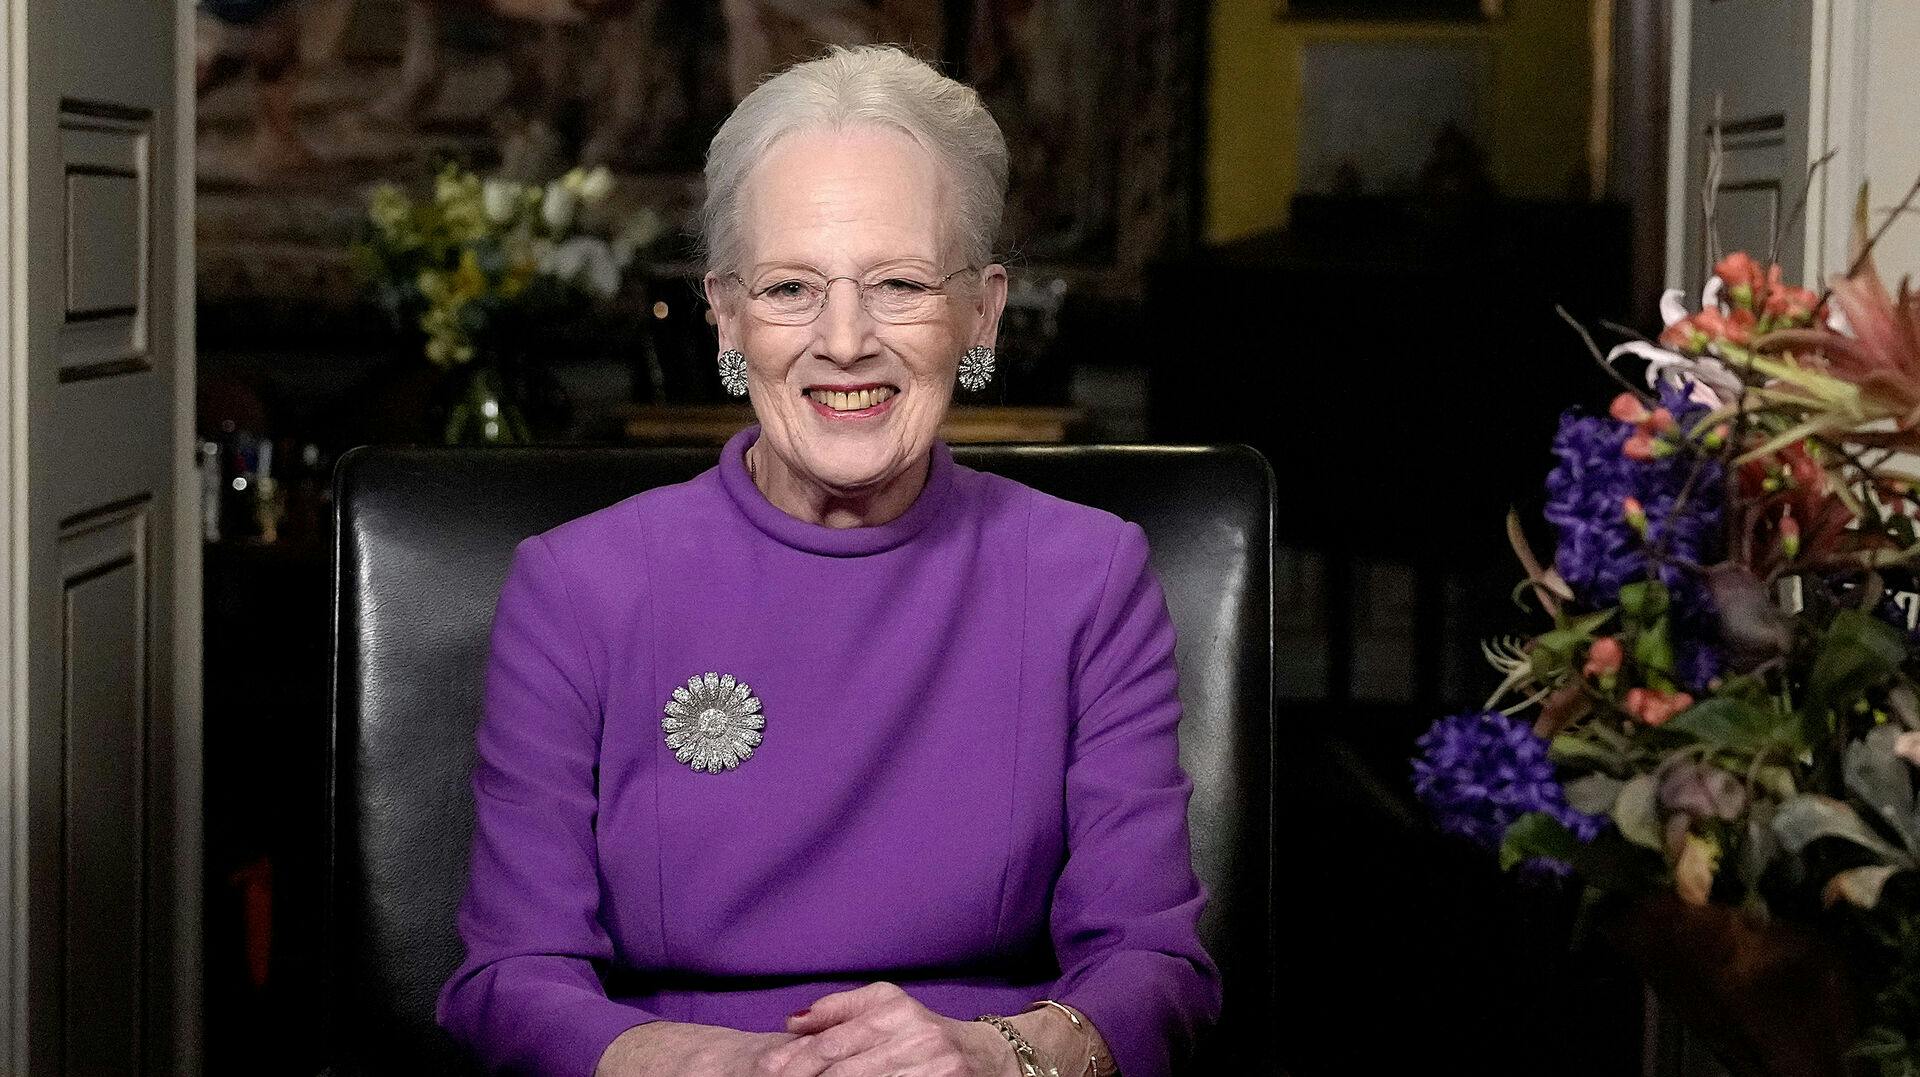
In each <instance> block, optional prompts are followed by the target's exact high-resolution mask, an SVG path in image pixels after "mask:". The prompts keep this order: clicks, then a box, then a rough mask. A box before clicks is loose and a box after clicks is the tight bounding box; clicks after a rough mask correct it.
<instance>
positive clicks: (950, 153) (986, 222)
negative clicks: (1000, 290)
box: [699, 45, 1007, 271]
mask: <svg viewBox="0 0 1920 1077" xmlns="http://www.w3.org/2000/svg"><path fill="white" fill-rule="evenodd" d="M863 125H874V126H881V127H889V128H893V129H895V130H898V131H900V132H902V133H904V134H905V135H906V136H907V137H908V138H911V139H913V141H914V142H916V143H918V144H919V145H920V146H921V147H922V148H924V149H925V150H927V151H928V152H929V153H931V154H932V155H933V157H934V159H935V160H936V161H938V162H939V163H940V165H941V166H942V167H944V168H945V169H946V170H947V174H948V175H949V177H951V179H952V182H953V191H954V194H955V196H956V198H957V200H958V202H959V207H958V209H959V220H957V221H955V222H953V226H954V229H955V235H956V236H957V238H958V239H959V241H960V243H961V246H962V251H961V253H962V254H963V256H965V257H966V258H967V259H968V260H969V261H970V262H971V263H972V264H974V265H986V264H987V263H988V262H990V261H992V255H993V241H994V239H995V237H996V236H998V235H999V232H1000V218H1001V214H1002V213H1003V212H1004V211H1005V208H1006V201H1007V140H1006V138H1005V136H1003V135H1002V134H1001V133H1000V125H999V124H997V123H995V122H994V120H993V116H992V115H991V114H989V113H988V112H987V110H986V107H985V106H984V105H982V104H981V103H980V95H979V94H977V93H975V92H974V91H973V89H972V88H971V87H969V86H966V85H963V84H962V83H959V82H956V81H954V80H953V79H950V78H948V77H946V76H945V75H942V74H941V73H939V72H938V71H935V70H934V69H933V68H932V67H930V66H928V65H927V64H926V63H925V62H923V61H921V60H918V59H915V58H914V57H913V56H911V55H909V54H908V53H907V52H905V51H904V50H902V49H900V48H898V47H896V46H893V45H858V46H853V47H850V48H849V47H843V46H838V45H836V46H834V47H832V48H830V49H828V50H827V52H826V54H825V55H824V56H821V57H819V58H818V59H813V60H808V61H805V62H804V63H799V64H795V65H794V66H792V67H789V68H787V69H786V70H785V71H782V72H780V73H779V74H777V75H774V76H773V77H772V78H769V79H767V80H766V81H765V82H762V83H761V84H760V85H759V86H757V87H755V88H754V90H753V92H752V93H749V94H748V95H747V96H746V98H745V99H744V100H742V101H741V102H740V104H739V105H738V106H737V107H736V108H735V109H734V110H733V114H732V115H730V116H728V117H727V122H725V123H723V124H721V125H720V130H719V132H718V133H716V134H715V135H714V136H713V143H712V144H711V145H710V146H708V147H707V169H706V176H707V197H706V203H705V204H704V205H703V206H701V208H700V215H699V228H700V247H701V250H700V253H701V255H702V257H703V259H704V261H705V264H706V265H707V267H708V268H709V269H713V270H716V271H718V270H733V269H736V268H737V266H738V262H739V260H740V258H741V257H742V251H741V250H740V243H741V239H740V189H741V187H742V186H743V185H744V184H745V183H746V180H747V177H748V176H749V175H750V174H751V173H752V171H753V169H754V166H755V165H757V164H759V162H760V160H761V159H762V158H763V157H765V156H766V154H767V151H769V150H770V149H772V148H773V145H774V143H776V142H778V141H780V140H781V139H782V138H785V137H786V136H788V135H791V134H794V133H795V132H798V131H811V130H825V131H837V130H844V129H846V128H849V127H856V126H863Z"/></svg>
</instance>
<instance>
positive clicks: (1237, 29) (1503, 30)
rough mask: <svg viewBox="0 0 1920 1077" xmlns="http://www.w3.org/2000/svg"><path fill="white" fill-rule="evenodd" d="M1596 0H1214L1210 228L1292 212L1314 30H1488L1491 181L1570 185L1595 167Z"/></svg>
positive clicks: (1397, 36) (1421, 35) (1221, 233)
mask: <svg viewBox="0 0 1920 1077" xmlns="http://www.w3.org/2000/svg"><path fill="white" fill-rule="evenodd" d="M1588 3H1589V0H1506V14H1505V15H1504V16H1503V17H1502V18H1500V19H1497V20H1494V21H1492V22H1489V23H1475V24H1467V23H1392V22H1390V23H1378V22H1323V21H1304V20H1301V21H1284V20H1281V19H1276V18H1275V17H1274V14H1273V11H1274V2H1273V0H1214V5H1213V15H1212V57H1211V60H1212V72H1211V79H1210V81H1211V86H1210V88H1209V89H1210V94H1209V98H1208V100H1209V102H1210V104H1209V114H1208V121H1207V239H1208V241H1209V242H1214V243H1218V242H1223V241H1225V240H1230V239H1236V238H1238V237H1240V236H1244V235H1247V234H1249V233H1253V232H1259V231H1262V230H1264V229H1269V228H1275V227H1278V226H1280V225H1283V224H1285V223H1286V219H1287V209H1288V206H1289V205H1290V203H1291V201H1292V199H1293V192H1294V186H1295V184H1296V182H1297V176H1296V171H1297V164H1296V162H1297V155H1296V152H1295V150H1296V146H1295V143H1296V140H1297V138H1298V136H1299V129H1300V95H1301V88H1300V52H1301V48H1302V46H1303V45H1304V44H1306V43H1307V42H1309V41H1380V42H1390V41H1422V40H1450V41H1452V40H1469V41H1486V42H1487V43H1488V47H1489V49H1490V51H1491V53H1492V59H1491V63H1492V66H1493V71H1492V76H1491V78H1490V80H1489V82H1490V85H1491V87H1492V90H1491V92H1492V95H1493V100H1492V101H1491V102H1489V105H1490V109H1491V112H1490V116H1491V126H1492V137H1493V144H1492V145H1491V146H1489V147H1488V151H1489V158H1490V161H1489V164H1490V166H1491V168H1492V170H1493V176H1494V182H1495V183H1497V184H1498V185H1499V187H1500V190H1501V191H1502V192H1503V193H1506V194H1510V195H1516V196H1522V197H1552V196H1558V195H1563V194H1565V193H1566V191H1567V189H1568V182H1569V179H1570V177H1573V176H1576V175H1582V174H1584V172H1585V169H1586V167H1587V165H1586V161H1587V110H1588V108H1589V107H1590V98H1589V94H1590V84H1591V68H1590V66H1589V65H1590V62H1591V58H1590V55H1589V44H1588V33H1589V26H1590V21H1589V20H1590V18H1591V14H1590V9H1589V6H1588Z"/></svg>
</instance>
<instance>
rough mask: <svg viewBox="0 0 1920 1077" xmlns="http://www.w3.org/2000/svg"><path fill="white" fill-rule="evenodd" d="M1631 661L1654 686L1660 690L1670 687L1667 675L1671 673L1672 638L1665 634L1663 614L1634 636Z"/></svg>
mask: <svg viewBox="0 0 1920 1077" xmlns="http://www.w3.org/2000/svg"><path fill="white" fill-rule="evenodd" d="M1633 661H1634V664H1635V665H1637V666H1639V667H1640V672H1641V673H1642V674H1643V675H1649V676H1648V678H1647V679H1648V681H1649V682H1650V683H1651V684H1652V685H1653V686H1654V687H1656V688H1659V689H1661V690H1662V691H1666V690H1667V689H1669V688H1670V687H1671V684H1672V682H1671V681H1670V679H1669V677H1668V676H1667V675H1670V674H1672V673H1673V640H1672V639H1671V638H1670V637H1669V636H1668V634H1667V619H1666V618H1665V617H1664V616H1663V617H1659V618H1656V619H1655V620H1654V621H1653V623H1652V624H1649V625H1647V626H1646V627H1645V628H1642V629H1641V630H1640V634H1639V635H1637V636H1635V637H1634V640H1633Z"/></svg>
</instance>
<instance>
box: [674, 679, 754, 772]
mask: <svg viewBox="0 0 1920 1077" xmlns="http://www.w3.org/2000/svg"><path fill="white" fill-rule="evenodd" d="M766 725H767V720H766V718H765V717H764V716H762V715H761V713H760V701H759V700H758V699H756V698H754V695H753V690H752V689H750V688H748V687H747V685H746V682H745V681H737V680H735V679H734V677H733V674H731V673H726V674H720V673H702V674H696V675H694V676H692V677H688V678H687V683H686V684H685V685H684V686H682V687H679V688H675V689H674V690H673V699H672V700H671V701H669V702H668V703H667V707H666V717H664V718H662V719H660V728H661V729H662V730H663V731H665V733H666V735H667V747H669V748H672V749H673V755H674V758H675V759H678V760H680V762H682V763H685V764H687V765H688V766H690V767H692V768H693V769H694V770H696V771H699V770H704V771H706V772H707V773H709V774H718V773H720V772H721V771H723V770H732V769H733V768H735V767H737V766H739V765H740V761H741V760H743V759H747V758H749V757H750V756H752V755H753V749H754V747H755V746H756V745H758V744H759V743H760V731H761V730H762V729H765V728H766Z"/></svg>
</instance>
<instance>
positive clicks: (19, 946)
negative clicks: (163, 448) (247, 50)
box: [0, 0, 203, 1075]
mask: <svg viewBox="0 0 1920 1077" xmlns="http://www.w3.org/2000/svg"><path fill="white" fill-rule="evenodd" d="M172 6H173V8H174V47H175V53H174V54H175V56H176V57H177V62H176V64H175V68H176V70H175V80H174V94H175V101H176V108H177V111H176V112H175V115H176V116H177V117H178V118H179V119H178V122H177V123H176V124H175V125H174V137H175V151H176V155H175V157H174V160H176V161H179V162H181V167H180V168H179V169H177V172H176V175H175V176H173V177H171V180H172V182H173V183H174V184H175V185H176V186H175V190H176V198H175V200H174V205H175V206H176V219H175V226H176V232H175V235H176V237H177V240H176V245H175V250H176V257H175V259H174V261H173V264H172V265H170V266H156V267H155V270H156V271H157V272H162V273H166V272H170V273H172V274H173V275H174V279H175V282H176V284H177V287H176V289H175V291H174V294H175V295H176V296H177V297H179V298H178V302H177V303H176V304H175V309H174V310H173V312H172V316H173V318H174V319H175V321H174V325H175V337H174V339H175V340H176V341H178V342H179V350H178V354H177V359H176V362H177V367H176V370H177V373H176V376H175V380H174V399H173V418H174V429H175V431H177V432H179V435H180V437H179V444H177V445H176V446H175V447H174V448H175V454H174V469H175V482H176V485H175V489H176V490H177V491H178V496H177V497H176V498H175V499H174V505H175V513H174V519H173V520H172V521H169V523H170V524H171V526H172V527H173V528H174V529H175V534H176V535H178V536H181V537H182V541H180V542H178V543H177V544H176V547H177V552H176V555H175V557H174V578H173V581H172V583H173V586H174V587H175V595H176V596H177V598H176V601H174V602H173V603H172V606H173V611H174V616H173V640H174V647H175V648H176V651H175V653H176V659H175V663H176V664H175V673H174V676H173V684H174V699H173V717H174V721H175V723H176V724H175V731H174V735H173V744H174V752H175V756H174V775H175V782H174V788H173V796H172V804H173V811H174V812H175V818H176V819H179V820H182V821H184V825H182V826H180V827H179V830H178V833H179V839H180V840H179V841H178V843H177V844H176V846H175V848H174V858H175V871H174V878H175V880H176V881H177V887H176V897H175V901H176V904H175V906H174V909H175V913H176V916H177V917H178V923H177V925H176V928H175V931H174V932H173V938H174V940H175V951H174V952H173V953H171V954H168V955H165V957H164V958H163V959H162V961H163V964H159V967H161V968H166V969H170V970H171V975H172V976H173V978H174V992H175V993H174V998H175V1000H176V1006H175V1010H174V1014H175V1017H174V1023H175V1027H174V1029H173V1032H172V1037H173V1043H174V1045H175V1053H174V1058H173V1069H174V1071H175V1072H176V1073H178V1074H181V1075H186V1074H195V1073H198V1072H199V1070H200V1059H201V1057H202V1054H203V1052H202V1047H201V1033H202V1028H201V1016H202V1010H203V1007H202V1005H201V997H202V995H201V990H202V971H203V970H202V964H203V956H202V950H203V947H202V943H201V928H200V923H201V905H202V893H201V892H202V889H203V884H202V875H203V872H202V867H201V865H202V856H203V852H202V826H201V819H202V807H201V805H202V800H201V775H202V751H201V745H202V735H201V706H200V701H201V661H202V656H201V645H200V635H201V630H200V621H201V602H200V594H201V588H200V560H201V559H200V543H199V539H198V536H199V534H200V527H199V519H198V518H199V512H200V510H199V497H198V491H199V488H200V484H199V482H198V478H197V475H196V472H195V469H194V465H193V455H192V450H193V443H194V440H195V439H194V427H195V423H194V416H195V370H194V363H193V362H192V357H193V355H194V349H193V343H192V342H193V340H194V304H193V297H194V294H195V291H194V263H195V258H194V244H193V238H194V228H193V219H194V177H193V168H192V164H193V161H194V159H195V155H194V142H195V137H194V123H193V116H194V103H195V97H194V91H193V71H192V66H191V65H192V57H193V54H194V3H193V0H173V4H172ZM26 14H27V11H26V4H25V2H24V0H0V102H4V104H3V105H0V375H4V376H3V377H0V854H4V855H0V922H4V924H5V926H6V934H7V941H6V943H5V945H4V946H0V998H3V999H4V1000H5V1003H6V1014H5V1017H4V1019H0V1073H26V1072H27V1070H28V1054H27V1051H28V1036H27V1021H28V977H27V968H26V960H27V952H28V918H27V912H28V910H27V902H28V900H30V888H29V878H28V870H27V852H28V849H27V846H28V843H27V833H26V830H25V828H26V826H27V825H28V818H29V816H28V804H27V802H26V798H27V795H28V783H27V773H26V768H27V698H28V694H27V677H26V673H27V667H28V655H27V640H26V638H25V629H26V625H27V611H28V595H27V592H26V581H27V563H26V559H27V552H28V548H29V546H28V541H27V540H28V534H27V527H28V518H29V515H30V513H29V511H28V500H27V492H28V480H29V477H30V476H29V474H28V454H27V445H28V440H27V439H28V425H29V424H30V423H31V422H32V421H33V416H32V415H31V414H30V413H29V409H28V407H27V400H28V363H27V361H26V359H27V352H26V348H27V326H26V320H25V319H24V318H20V317H16V316H15V313H14V312H15V310H16V309H19V308H20V305H21V304H23V303H25V302H26V297H27V295H28V287H27V279H26V265H25V258H26V251H27V249H28V244H27V238H26V237H27V205H26V190H25V186H26V185H25V175H24V174H25V170H26V167H27V162H26V160H25V155H26V131H27V128H28V125H29V123H30V122H31V120H32V117H30V116H28V115H26V109H27V107H28V100H29V96H30V95H29V94H28V93H27V92H26V88H27V87H26V79H27V70H28V64H27V47H28V41H27V34H26V22H25V20H26Z"/></svg>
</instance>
